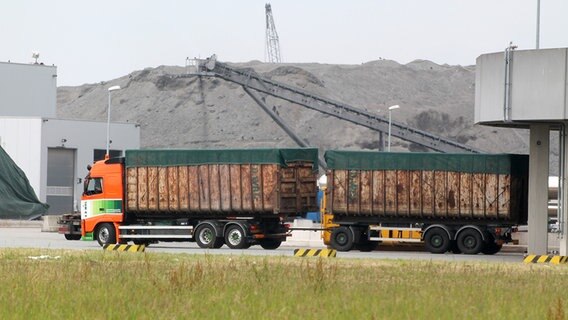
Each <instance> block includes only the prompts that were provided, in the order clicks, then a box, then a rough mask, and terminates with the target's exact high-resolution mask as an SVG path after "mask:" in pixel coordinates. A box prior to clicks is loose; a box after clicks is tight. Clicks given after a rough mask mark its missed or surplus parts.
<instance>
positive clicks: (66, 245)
mask: <svg viewBox="0 0 568 320" xmlns="http://www.w3.org/2000/svg"><path fill="white" fill-rule="evenodd" d="M0 248H40V249H41V248H44V249H70V250H102V249H101V247H100V246H99V245H98V243H97V242H96V241H68V240H65V238H64V237H63V235H61V234H58V233H52V232H41V229H40V228H0ZM297 248H306V247H305V246H298V245H296V244H295V243H294V242H285V243H284V244H283V245H282V246H281V247H280V248H278V249H277V250H264V249H262V248H261V247H260V246H253V247H251V248H249V249H246V250H231V249H229V248H227V247H226V246H224V247H223V248H221V249H214V250H209V249H201V248H199V247H198V246H197V245H196V244H195V243H192V242H161V243H158V244H152V245H150V246H149V247H147V248H146V251H147V252H166V253H186V254H204V253H207V254H223V255H254V256H293V255H294V249H297ZM337 257H339V258H373V259H404V260H427V261H428V260H445V261H491V262H517V263H521V262H522V261H523V254H522V253H518V252H500V253H498V254H496V255H493V256H487V255H483V254H478V255H463V254H450V253H447V254H442V255H437V254H431V253H427V252H419V251H392V249H390V250H389V251H381V250H379V251H374V252H359V251H350V252H338V253H337Z"/></svg>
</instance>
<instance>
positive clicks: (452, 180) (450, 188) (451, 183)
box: [446, 172, 460, 218]
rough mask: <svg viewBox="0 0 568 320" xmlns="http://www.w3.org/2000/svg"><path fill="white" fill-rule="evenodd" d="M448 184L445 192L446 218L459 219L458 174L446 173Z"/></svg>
mask: <svg viewBox="0 0 568 320" xmlns="http://www.w3.org/2000/svg"><path fill="white" fill-rule="evenodd" d="M447 179H448V183H447V190H446V203H447V206H448V217H450V218H459V216H460V208H459V203H460V173H459V172H448V176H447Z"/></svg>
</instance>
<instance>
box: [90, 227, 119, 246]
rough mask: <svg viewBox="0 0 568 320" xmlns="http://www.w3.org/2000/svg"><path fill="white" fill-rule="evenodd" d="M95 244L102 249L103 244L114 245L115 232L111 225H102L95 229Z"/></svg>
mask: <svg viewBox="0 0 568 320" xmlns="http://www.w3.org/2000/svg"><path fill="white" fill-rule="evenodd" d="M95 234H96V236H97V242H98V243H99V245H100V246H101V247H102V246H104V245H105V244H115V243H116V231H115V230H114V226H113V225H112V223H103V224H101V225H100V226H98V227H97V232H96V233H95Z"/></svg>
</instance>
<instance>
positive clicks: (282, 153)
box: [126, 148, 318, 171]
mask: <svg viewBox="0 0 568 320" xmlns="http://www.w3.org/2000/svg"><path fill="white" fill-rule="evenodd" d="M295 161H304V162H311V163H312V164H313V168H314V171H317V170H318V149H317V148H283V149H218V150H217V149H210V150H181V149H165V150H164V149H163V150H126V167H141V166H143V167H145V166H181V165H200V164H279V165H281V166H284V167H285V166H286V165H287V164H288V163H290V162H295Z"/></svg>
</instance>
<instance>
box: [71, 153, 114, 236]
mask: <svg viewBox="0 0 568 320" xmlns="http://www.w3.org/2000/svg"><path fill="white" fill-rule="evenodd" d="M123 168H124V166H123V160H122V158H113V159H106V160H101V161H97V162H95V163H94V165H93V166H92V167H91V166H88V167H87V169H88V170H89V173H88V174H87V176H86V177H85V182H84V189H83V195H82V196H81V234H82V236H83V237H85V236H86V235H88V234H93V233H94V234H95V236H96V238H97V240H99V241H100V239H99V237H100V236H102V237H110V239H107V240H111V242H114V241H116V235H117V234H118V225H119V224H120V223H121V222H122V221H123V212H124V205H123V203H124V201H123V200H124V199H123V195H124V190H123V182H122V180H123V172H124V169H123Z"/></svg>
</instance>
